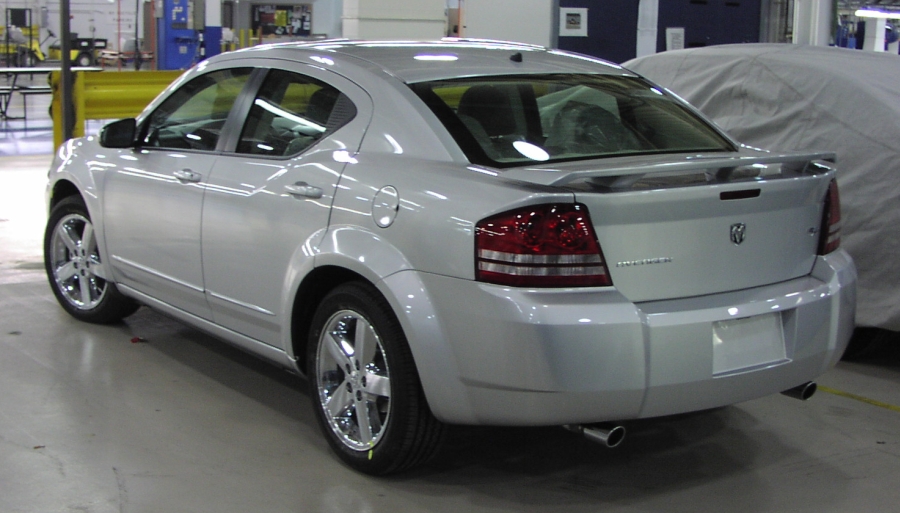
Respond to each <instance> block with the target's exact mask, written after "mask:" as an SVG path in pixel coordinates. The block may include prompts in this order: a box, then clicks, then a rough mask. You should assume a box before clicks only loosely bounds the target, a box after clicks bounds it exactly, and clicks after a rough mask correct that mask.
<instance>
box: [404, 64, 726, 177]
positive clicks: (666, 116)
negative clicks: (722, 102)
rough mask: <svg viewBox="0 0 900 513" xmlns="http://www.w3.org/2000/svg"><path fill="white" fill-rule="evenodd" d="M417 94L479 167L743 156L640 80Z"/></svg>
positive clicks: (546, 82)
mask: <svg viewBox="0 0 900 513" xmlns="http://www.w3.org/2000/svg"><path fill="white" fill-rule="evenodd" d="M410 87H411V88H412V89H413V91H414V92H415V93H416V94H417V95H418V96H419V97H420V98H421V99H422V100H423V101H424V102H425V103H426V104H427V105H428V106H429V107H430V108H431V110H432V111H433V112H434V113H435V114H436V115H437V117H438V118H439V119H440V120H441V122H442V123H443V124H444V126H446V127H447V129H448V130H449V131H450V133H451V135H453V137H454V139H455V140H456V142H457V143H458V144H459V145H460V147H461V148H462V150H463V152H465V154H466V156H467V157H468V158H469V160H470V161H471V162H473V163H475V164H483V165H490V166H495V167H511V166H521V165H525V164H534V163H536V162H558V161H567V160H583V159H592V158H598V157H610V156H624V155H641V154H654V153H682V152H717V151H735V150H736V148H735V147H734V146H733V145H732V143H731V142H729V141H728V140H727V139H725V138H724V137H723V136H721V135H720V134H719V133H718V132H717V131H716V130H715V129H714V128H712V127H711V126H709V124H708V123H706V122H705V121H703V120H701V119H700V118H699V117H697V116H696V115H695V114H694V113H693V112H691V111H690V110H689V109H687V108H686V107H684V106H683V105H682V104H681V103H680V102H678V101H677V100H676V99H675V98H672V97H671V96H669V95H667V94H665V93H663V92H662V91H660V90H659V89H657V88H655V87H653V86H652V85H651V84H649V83H647V82H646V81H644V80H643V79H640V78H637V77H625V76H610V75H582V74H548V75H528V76H509V77H476V78H462V79H453V80H439V81H434V82H420V83H416V84H411V85H410Z"/></svg>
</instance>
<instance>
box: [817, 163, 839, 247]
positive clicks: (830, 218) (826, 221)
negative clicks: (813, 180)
mask: <svg viewBox="0 0 900 513" xmlns="http://www.w3.org/2000/svg"><path fill="white" fill-rule="evenodd" d="M839 247H841V199H840V197H839V195H838V185H837V180H832V181H831V183H830V184H829V185H828V195H827V196H825V209H824V213H823V214H822V234H821V237H820V238H819V254H820V255H827V254H828V253H831V252H832V251H834V250H836V249H837V248H839Z"/></svg>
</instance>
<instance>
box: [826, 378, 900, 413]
mask: <svg viewBox="0 0 900 513" xmlns="http://www.w3.org/2000/svg"><path fill="white" fill-rule="evenodd" d="M819 390H821V391H822V392H827V393H829V394H834V395H839V396H841V397H846V398H848V399H853V400H855V401H859V402H862V403H866V404H871V405H872V406H877V407H879V408H884V409H886V410H891V411H895V412H897V413H900V406H896V405H893V404H889V403H883V402H881V401H876V400H875V399H869V398H868V397H863V396H861V395H856V394H851V393H850V392H844V391H843V390H837V389H835V388H830V387H823V386H822V385H819Z"/></svg>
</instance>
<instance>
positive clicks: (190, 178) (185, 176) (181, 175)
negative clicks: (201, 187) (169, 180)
mask: <svg viewBox="0 0 900 513" xmlns="http://www.w3.org/2000/svg"><path fill="white" fill-rule="evenodd" d="M172 174H173V175H175V178H177V179H179V180H180V181H182V182H191V183H197V182H199V181H200V179H201V178H203V177H202V176H200V173H195V172H193V171H191V170H190V169H182V170H179V171H175V172H174V173H172Z"/></svg>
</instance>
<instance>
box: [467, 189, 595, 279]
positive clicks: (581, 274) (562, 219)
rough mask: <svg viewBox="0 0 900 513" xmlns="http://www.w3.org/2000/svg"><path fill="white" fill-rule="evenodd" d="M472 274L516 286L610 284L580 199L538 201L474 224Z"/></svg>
mask: <svg viewBox="0 0 900 513" xmlns="http://www.w3.org/2000/svg"><path fill="white" fill-rule="evenodd" d="M475 266H476V267H475V278H476V279H477V280H478V281H484V282H488V283H496V284H500V285H512V286H516V287H601V286H607V285H612V281H611V280H610V279H609V273H608V271H607V269H606V264H605V263H604V261H603V254H602V253H601V252H600V244H598V243H597V236H596V235H595V234H594V227H593V225H592V224H591V219H590V216H589V215H588V212H587V208H586V207H585V206H584V205H577V204H563V205H538V206H533V207H526V208H523V209H519V210H513V211H511V212H505V213H503V214H499V215H496V216H494V217H490V218H488V219H485V220H483V221H481V222H479V223H478V225H477V226H476V227H475Z"/></svg>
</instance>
